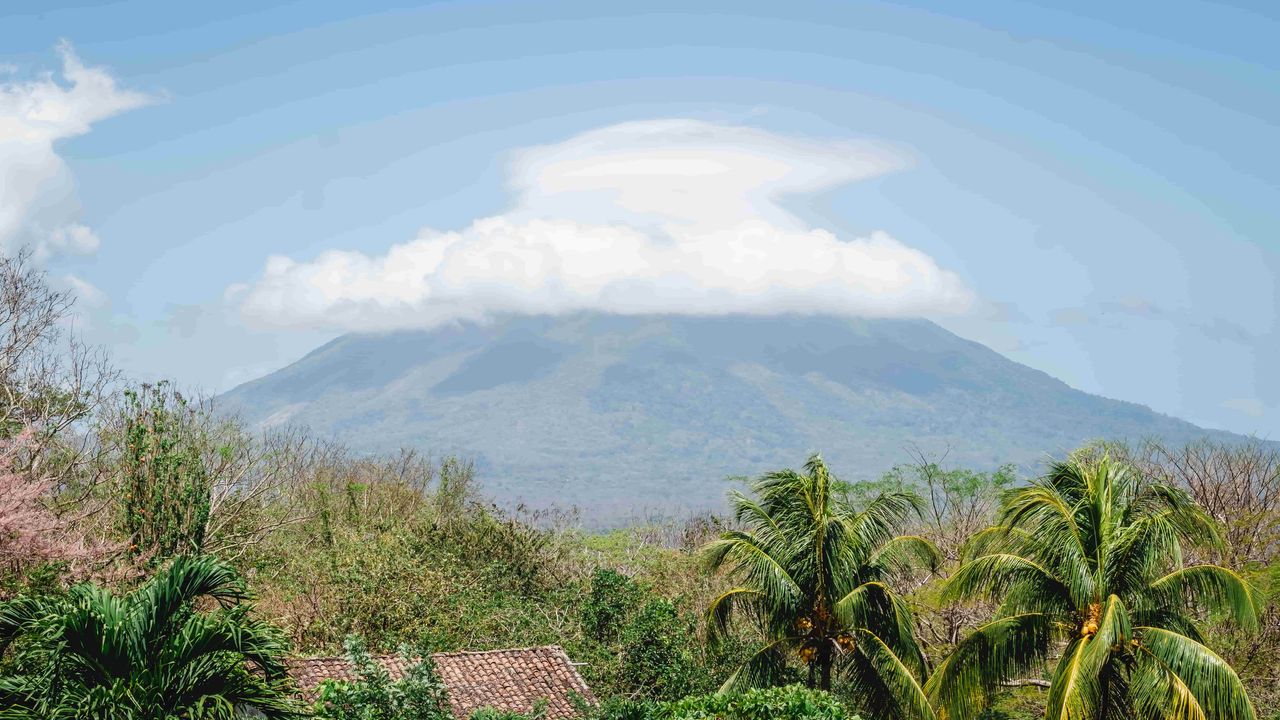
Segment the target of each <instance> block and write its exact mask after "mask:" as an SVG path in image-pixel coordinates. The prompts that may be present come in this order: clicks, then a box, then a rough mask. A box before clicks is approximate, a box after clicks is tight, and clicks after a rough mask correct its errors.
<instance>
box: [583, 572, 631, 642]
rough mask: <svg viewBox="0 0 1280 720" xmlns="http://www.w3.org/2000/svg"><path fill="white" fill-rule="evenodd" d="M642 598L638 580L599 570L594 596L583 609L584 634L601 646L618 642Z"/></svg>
mask: <svg viewBox="0 0 1280 720" xmlns="http://www.w3.org/2000/svg"><path fill="white" fill-rule="evenodd" d="M640 595H641V590H640V586H639V585H637V584H636V581H635V580H632V579H631V578H629V577H627V576H626V575H623V574H622V573H620V572H618V571H616V570H609V569H605V568H598V569H597V570H596V571H595V573H594V574H593V575H592V576H591V594H590V595H588V596H587V600H586V602H585V603H583V605H582V630H583V632H585V633H586V634H587V636H588V637H591V638H594V639H595V640H598V641H599V642H610V641H612V640H614V639H616V638H617V636H618V634H619V633H620V632H621V631H622V628H623V627H624V625H625V623H626V619H627V617H628V616H629V615H630V614H631V612H632V611H633V610H634V609H635V607H636V605H637V604H638V603H639V601H640Z"/></svg>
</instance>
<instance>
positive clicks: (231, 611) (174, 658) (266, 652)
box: [0, 557, 296, 720]
mask: <svg viewBox="0 0 1280 720" xmlns="http://www.w3.org/2000/svg"><path fill="white" fill-rule="evenodd" d="M245 599H247V592H246V589H245V585H244V583H243V582H242V581H241V579H240V578H239V577H238V576H237V575H236V573H235V571H234V570H232V569H231V568H230V567H229V566H228V565H226V564H224V563H222V562H221V561H218V560H215V559H212V558H209V557H180V558H178V559H176V560H174V561H173V563H172V564H171V565H170V566H169V567H168V568H167V569H165V570H164V571H163V572H161V573H160V574H158V575H157V576H155V577H154V578H152V579H151V580H150V581H148V582H147V583H146V584H144V585H142V586H141V587H139V588H138V589H137V590H134V591H133V592H131V593H129V594H128V595H125V596H116V595H113V594H112V593H111V592H109V591H107V590H104V589H102V588H99V587H96V586H94V585H91V584H82V585H76V586H74V587H72V588H71V589H70V590H69V591H68V592H67V593H66V594H65V595H53V596H48V595H46V596H37V597H31V596H28V597H21V598H18V599H15V600H12V601H10V602H8V603H6V604H4V605H3V606H0V653H7V654H9V655H11V657H10V658H8V659H9V660H10V667H9V672H6V674H5V675H4V676H3V677H0V717H41V718H121V719H127V720H161V719H166V720H167V719H168V718H177V717H181V718H191V719H193V720H194V719H196V718H200V719H205V720H222V719H229V718H233V717H238V716H239V715H238V713H241V712H243V711H244V710H245V709H246V708H253V709H256V710H257V711H259V712H261V713H262V714H263V715H264V716H266V717H268V718H282V717H292V716H294V715H295V714H296V713H295V712H294V709H293V707H292V704H291V703H290V702H289V700H288V699H287V697H286V692H287V678H286V675H285V668H284V665H283V664H282V661H281V657H282V655H283V653H284V651H285V649H286V646H285V644H284V642H283V640H282V639H281V637H280V635H279V634H278V633H277V632H276V631H275V630H274V629H273V628H271V627H270V626H269V625H266V624H264V623H262V622H260V621H257V620H254V619H252V618H250V617H249V616H248V611H249V607H248V606H247V605H245V604H244V603H242V601H243V600H245ZM206 604H212V605H214V608H213V609H211V610H204V609H202V608H203V607H205V606H206ZM11 650H12V651H13V652H9V651H11Z"/></svg>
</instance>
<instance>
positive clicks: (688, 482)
mask: <svg viewBox="0 0 1280 720" xmlns="http://www.w3.org/2000/svg"><path fill="white" fill-rule="evenodd" d="M219 405H220V406H221V407H223V408H224V409H225V410H227V411H230V412H233V413H236V414H239V415H241V416H242V417H244V418H245V419H246V420H248V421H249V422H251V423H253V424H255V425H259V426H270V425H279V424H288V423H295V424H302V425H307V426H310V427H311V428H312V429H313V430H316V431H318V432H319V433H321V434H322V435H327V436H332V437H335V438H338V439H340V440H344V441H346V442H348V443H350V444H352V445H353V446H355V447H359V448H360V449H362V450H363V449H368V450H370V451H376V450H389V449H394V448H395V447H400V446H415V447H419V448H422V449H427V450H430V451H433V452H440V453H451V452H452V453H460V454H464V455H468V456H471V457H474V458H475V459H476V460H477V465H478V469H479V471H480V476H481V480H482V482H483V484H484V486H485V487H486V489H487V490H488V491H489V492H491V493H493V494H495V495H496V496H498V497H500V498H502V499H504V500H507V501H511V502H526V503H529V504H531V505H535V506H545V505H551V504H556V505H579V506H581V507H582V508H583V509H584V511H585V512H587V513H588V514H591V515H594V516H600V517H604V518H611V519H619V518H624V517H629V516H634V515H638V514H644V513H646V512H650V511H653V512H664V511H672V510H685V509H687V510H700V509H706V508H713V507H718V506H719V505H720V503H721V502H722V499H723V496H724V492H725V489H726V486H725V483H724V482H723V479H724V478H725V477H727V476H741V475H754V474H758V473H760V472H764V471H767V470H770V469H776V468H778V467H783V466H794V465H797V464H799V463H801V462H803V461H804V459H805V457H807V455H808V454H809V453H810V452H813V451H821V452H823V454H824V455H825V456H826V457H827V459H828V461H829V462H830V463H831V464H832V466H833V467H834V468H836V470H837V471H838V472H841V473H842V475H843V476H844V477H846V478H849V479H857V478H871V477H876V476H878V475H879V474H880V473H881V472H883V471H884V470H887V469H888V468H889V467H891V466H892V465H894V464H897V463H900V462H903V461H906V460H907V459H908V458H907V448H908V447H909V446H915V447H918V448H920V449H921V450H923V451H925V452H927V453H941V452H943V451H944V450H949V452H950V456H949V459H950V460H951V461H953V462H955V463H957V464H959V465H963V466H971V467H978V468H990V467H994V466H996V465H999V464H1002V463H1004V462H1012V463H1014V464H1017V465H1020V466H1022V467H1024V468H1027V469H1028V470H1030V469H1032V468H1034V467H1035V466H1036V465H1037V464H1038V463H1040V462H1041V461H1043V459H1044V458H1045V457H1048V456H1054V455H1061V454H1063V453H1065V452H1068V451H1070V450H1071V449H1073V448H1074V447H1077V446H1079V445H1080V444H1081V443H1083V442H1086V441H1088V440H1091V439H1097V438H1102V437H1105V438H1112V439H1129V440H1134V439H1138V438H1140V437H1144V436H1155V437H1160V438H1164V439H1167V440H1171V441H1178V442H1181V441H1186V440H1191V439H1195V438H1199V437H1209V438H1213V439H1220V440H1232V439H1241V440H1242V439H1244V438H1243V437H1242V436H1238V435H1233V434H1231V433H1227V432H1224V431H1219V430H1209V429H1203V428H1198V427H1196V426H1194V425H1192V424H1191V423H1188V422H1186V421H1183V420H1179V419H1177V418H1174V417H1171V416H1168V415H1163V414H1160V413H1157V412H1155V411H1153V410H1151V409H1150V408H1147V407H1145V406H1142V405H1139V404H1137V403H1132V402H1127V401H1123V400H1114V399H1109V398H1103V397H1100V396H1096V395H1090V394H1088V393H1085V392H1083V391H1080V390H1076V389H1074V388H1071V387H1070V386H1069V385H1067V384H1066V383H1064V382H1062V381H1061V380H1058V379H1057V378H1054V377H1052V376H1051V375H1049V374H1048V373H1045V372H1043V371H1040V370H1036V369H1034V368H1030V367H1027V366H1025V365H1021V364H1019V363H1016V362H1014V361H1012V360H1010V359H1008V358H1006V357H1004V356H1003V355H1000V354H999V353H997V352H995V351H994V350H991V349H990V348H987V347H985V346H983V345H981V344H980V343H976V342H973V341H971V340H967V339H964V338H961V337H959V336H957V335H954V334H953V333H950V332H948V331H947V330H945V329H943V328H942V327H940V326H938V325H936V324H934V323H932V322H930V321H927V320H906V319H871V318H856V319H846V318H834V317H821V316H819V317H813V316H779V317H757V316H722V317H698V316H611V315H599V314H587V313H582V314H577V315H571V316H562V317H511V318H505V319H501V320H498V321H495V322H492V323H489V324H484V325H468V324H460V325H453V326H449V327H445V328H438V329H434V330H410V331H398V332H391V333H379V334H348V335H344V336H341V337H339V338H335V339H334V340H332V341H330V342H328V343H326V344H324V345H322V346H320V347H318V348H316V349H315V350H313V351H312V352H310V353H308V354H307V355H305V356H304V357H302V358H300V359H299V360H298V361H296V362H294V363H292V364H290V365H288V366H286V367H285V368H282V369H280V370H278V371H276V372H274V373H271V374H269V375H267V376H265V377H263V378H259V379H258V380H254V381H250V382H248V383H245V384H243V385H241V386H239V387H237V388H234V389H233V390H231V391H229V392H228V393H226V394H224V395H223V396H222V397H221V398H220V399H219Z"/></svg>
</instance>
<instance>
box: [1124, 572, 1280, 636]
mask: <svg viewBox="0 0 1280 720" xmlns="http://www.w3.org/2000/svg"><path fill="white" fill-rule="evenodd" d="M1143 595H1144V599H1146V600H1148V601H1150V602H1152V603H1153V604H1154V605H1155V606H1157V607H1161V608H1173V607H1177V608H1184V607H1197V608H1200V609H1203V610H1208V611H1209V612H1220V613H1224V614H1226V615H1227V616H1228V617H1230V618H1231V619H1232V620H1234V621H1235V622H1236V623H1237V624H1239V625H1240V626H1241V627H1243V628H1244V629H1246V630H1255V629H1257V627H1258V614H1259V613H1260V612H1261V610H1262V600H1261V598H1260V597H1259V596H1258V594H1257V592H1256V591H1255V590H1254V588H1253V586H1252V585H1251V584H1250V583H1249V581H1248V580H1245V579H1244V578H1243V577H1241V576H1240V575H1239V574H1237V573H1236V572H1235V571H1233V570H1229V569H1227V568H1224V567H1220V566H1218V565H1193V566H1191V567H1188V568H1182V569H1181V570H1175V571H1173V572H1171V573H1169V574H1168V575H1165V576H1164V577H1162V578H1159V579H1157V580H1155V581H1154V582H1152V583H1151V584H1150V585H1149V586H1147V588H1146V592H1145V593H1143Z"/></svg>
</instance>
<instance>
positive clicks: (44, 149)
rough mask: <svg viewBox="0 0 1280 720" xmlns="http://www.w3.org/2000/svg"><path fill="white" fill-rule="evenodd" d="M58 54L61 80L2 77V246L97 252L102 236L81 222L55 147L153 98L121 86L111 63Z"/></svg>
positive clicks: (68, 51)
mask: <svg viewBox="0 0 1280 720" xmlns="http://www.w3.org/2000/svg"><path fill="white" fill-rule="evenodd" d="M58 53H59V55H61V57H62V77H61V81H59V80H58V79H55V78H54V76H53V74H52V73H44V74H41V75H39V76H38V77H36V78H35V79H31V80H20V79H13V78H6V79H4V80H3V81H0V251H12V250H13V249H15V248H17V247H20V246H23V245H28V246H31V247H33V248H35V250H36V253H37V255H38V256H40V257H48V256H51V255H55V254H58V253H64V252H71V253H87V252H93V251H94V250H96V249H97V246H98V239H97V236H96V235H94V233H93V231H92V230H91V229H90V228H88V227H85V226H84V225H81V224H80V223H79V222H78V221H77V215H78V214H79V204H78V202H77V201H76V198H75V183H74V181H73V178H72V177H71V172H70V170H69V169H68V167H67V165H66V162H65V161H63V159H62V158H61V157H60V156H59V155H58V153H57V149H56V147H55V144H56V143H57V141H59V140H64V139H66V138H70V137H74V136H76V135H83V134H84V133H86V132H88V131H89V129H90V127H91V126H92V125H93V124H94V123H96V122H98V121H100V120H103V119H105V118H108V117H111V116H112V115H116V114H119V113H122V112H124V111H126V110H130V109H132V108H136V107H139V106H142V105H145V104H147V103H148V102H150V101H151V98H149V97H148V96H146V95H144V94H142V93H138V92H133V91H129V90H122V89H120V88H119V87H118V86H117V85H116V81H115V79H114V78H113V77H112V76H111V74H110V73H108V72H107V71H106V70H104V69H103V68H96V67H86V66H85V65H84V64H83V63H82V62H81V61H80V59H79V58H78V57H76V54H75V52H74V51H73V50H72V48H71V46H70V45H69V44H67V43H65V42H64V43H62V44H60V45H59V46H58ZM8 74H9V75H12V73H11V72H10V73H8Z"/></svg>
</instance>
